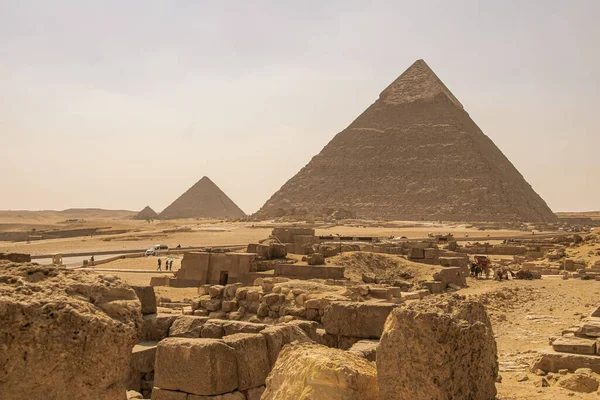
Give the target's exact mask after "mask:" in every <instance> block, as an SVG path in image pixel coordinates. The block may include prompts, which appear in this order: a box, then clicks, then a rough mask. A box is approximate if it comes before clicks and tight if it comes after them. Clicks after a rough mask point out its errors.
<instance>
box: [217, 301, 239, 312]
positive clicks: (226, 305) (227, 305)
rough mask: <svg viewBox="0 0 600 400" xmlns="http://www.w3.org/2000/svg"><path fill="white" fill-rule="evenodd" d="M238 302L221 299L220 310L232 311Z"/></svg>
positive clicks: (235, 308)
mask: <svg viewBox="0 0 600 400" xmlns="http://www.w3.org/2000/svg"><path fill="white" fill-rule="evenodd" d="M237 308H238V302H237V300H223V302H222V303H221V310H223V311H224V312H232V311H235V310H237Z"/></svg>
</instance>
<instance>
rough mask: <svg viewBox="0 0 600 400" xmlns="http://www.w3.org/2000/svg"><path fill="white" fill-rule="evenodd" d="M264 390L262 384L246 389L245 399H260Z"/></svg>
mask: <svg viewBox="0 0 600 400" xmlns="http://www.w3.org/2000/svg"><path fill="white" fill-rule="evenodd" d="M264 391H265V387H264V386H259V387H255V388H252V389H248V390H247V391H246V400H260V398H261V396H262V394H263V393H264Z"/></svg>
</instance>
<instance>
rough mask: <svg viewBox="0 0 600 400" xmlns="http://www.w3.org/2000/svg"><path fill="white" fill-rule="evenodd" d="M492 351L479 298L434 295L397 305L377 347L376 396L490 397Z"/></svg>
mask: <svg viewBox="0 0 600 400" xmlns="http://www.w3.org/2000/svg"><path fill="white" fill-rule="evenodd" d="M496 352H497V351H496V342H495V340H494V336H493V332H492V326H491V323H490V320H489V318H488V315H487V313H486V311H485V307H484V306H483V304H482V303H480V302H476V301H472V300H467V299H465V298H464V297H461V296H458V295H452V296H449V295H448V296H432V297H429V298H426V299H423V300H421V301H418V302H414V303H411V304H409V305H408V306H406V307H402V308H397V309H395V310H393V311H392V312H391V314H390V315H389V317H388V320H387V322H386V324H385V331H384V333H383V335H382V336H381V340H380V343H379V346H378V348H377V376H378V381H379V395H380V398H381V399H389V400H400V399H402V400H403V399H407V400H408V399H411V400H412V399H431V400H446V399H472V400H489V399H493V398H495V396H496V386H495V380H496V376H497V375H498V360H497V354H496ZM407 366H409V367H408V368H407Z"/></svg>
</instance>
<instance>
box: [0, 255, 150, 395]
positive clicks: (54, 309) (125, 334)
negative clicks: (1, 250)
mask: <svg viewBox="0 0 600 400" xmlns="http://www.w3.org/2000/svg"><path fill="white" fill-rule="evenodd" d="M0 321H2V323H0V338H2V339H1V340H0V397H1V398H3V399H12V400H19V399H28V400H29V399H70V398H72V399H77V398H79V399H81V398H86V399H106V400H114V399H124V397H125V389H126V383H127V376H128V371H129V360H130V355H131V350H132V347H133V345H134V343H135V341H136V339H137V333H138V330H139V329H140V327H141V322H142V319H141V314H140V302H139V300H138V298H137V297H136V294H135V292H134V291H133V290H132V289H131V288H130V287H128V286H127V285H125V284H124V283H123V282H121V281H120V280H119V279H118V278H115V277H112V276H102V275H97V274H95V273H93V272H89V273H88V272H82V271H71V270H67V269H64V268H59V267H53V266H50V267H47V266H39V265H35V264H12V263H3V262H1V261H0Z"/></svg>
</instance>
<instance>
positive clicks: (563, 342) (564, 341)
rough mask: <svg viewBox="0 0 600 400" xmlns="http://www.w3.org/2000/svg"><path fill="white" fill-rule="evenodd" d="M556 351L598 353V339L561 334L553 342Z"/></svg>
mask: <svg viewBox="0 0 600 400" xmlns="http://www.w3.org/2000/svg"><path fill="white" fill-rule="evenodd" d="M552 348H553V349H554V351H559V352H563V353H575V354H589V355H592V354H596V341H595V340H591V339H583V338H578V337H565V336H561V337H559V338H558V339H556V340H554V341H553V342H552Z"/></svg>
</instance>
